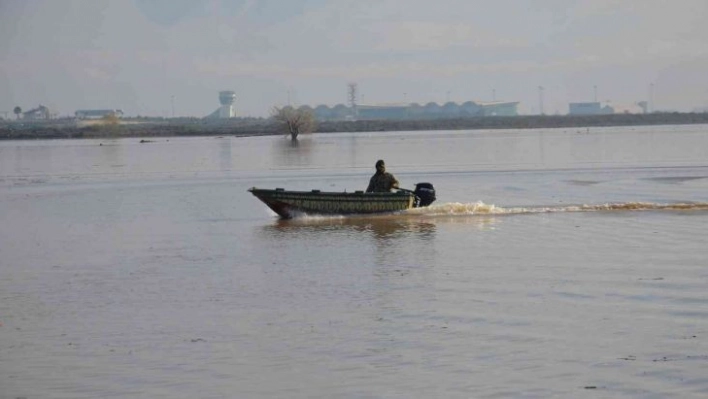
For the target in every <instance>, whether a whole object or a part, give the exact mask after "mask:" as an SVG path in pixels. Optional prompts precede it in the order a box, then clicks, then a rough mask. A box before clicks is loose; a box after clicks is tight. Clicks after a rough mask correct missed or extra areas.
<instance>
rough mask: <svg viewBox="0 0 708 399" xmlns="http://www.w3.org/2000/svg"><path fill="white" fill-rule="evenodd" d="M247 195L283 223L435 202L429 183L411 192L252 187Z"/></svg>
mask: <svg viewBox="0 0 708 399" xmlns="http://www.w3.org/2000/svg"><path fill="white" fill-rule="evenodd" d="M248 191H250V192H251V193H252V194H253V195H254V196H256V198H258V199H259V200H261V201H263V203H264V204H266V205H267V206H268V207H269V208H270V209H272V210H273V212H275V213H277V214H278V215H279V216H280V217H281V218H283V219H292V218H294V217H297V216H300V215H355V214H378V213H392V212H400V211H405V210H407V209H411V208H420V207H425V206H428V205H430V204H431V203H433V201H435V188H434V187H433V185H432V184H430V183H418V184H416V187H415V190H413V191H411V190H406V189H398V190H397V191H393V192H384V193H365V192H363V191H354V192H346V191H345V192H333V191H320V190H312V191H289V190H285V189H283V188H276V189H260V188H256V187H253V188H250V189H249V190H248Z"/></svg>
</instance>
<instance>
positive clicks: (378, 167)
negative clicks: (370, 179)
mask: <svg viewBox="0 0 708 399" xmlns="http://www.w3.org/2000/svg"><path fill="white" fill-rule="evenodd" d="M385 171H386V164H385V163H384V161H383V159H379V160H378V161H376V172H378V173H384V172H385Z"/></svg>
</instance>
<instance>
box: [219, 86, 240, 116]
mask: <svg viewBox="0 0 708 399" xmlns="http://www.w3.org/2000/svg"><path fill="white" fill-rule="evenodd" d="M235 101H236V93H235V92H233V91H230V90H225V91H220V92H219V102H220V103H221V108H219V118H233V117H234V116H236V112H235V111H234V102H235Z"/></svg>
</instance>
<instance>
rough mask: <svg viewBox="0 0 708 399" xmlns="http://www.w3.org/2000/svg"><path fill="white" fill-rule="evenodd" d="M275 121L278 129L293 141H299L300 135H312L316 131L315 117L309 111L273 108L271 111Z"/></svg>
mask: <svg viewBox="0 0 708 399" xmlns="http://www.w3.org/2000/svg"><path fill="white" fill-rule="evenodd" d="M271 116H272V117H273V120H275V122H276V123H277V124H278V128H279V129H280V130H281V131H282V132H283V133H285V134H289V135H290V137H291V138H292V140H297V136H298V135H299V134H300V133H311V132H312V131H313V130H315V126H316V122H315V115H314V114H313V113H312V111H310V110H308V109H302V108H301V109H295V108H293V107H290V106H288V107H283V108H278V107H273V109H272V110H271Z"/></svg>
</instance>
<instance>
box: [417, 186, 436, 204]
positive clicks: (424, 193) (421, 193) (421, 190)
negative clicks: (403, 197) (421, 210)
mask: <svg viewBox="0 0 708 399" xmlns="http://www.w3.org/2000/svg"><path fill="white" fill-rule="evenodd" d="M413 194H415V196H416V197H418V200H417V201H416V207H421V206H428V205H430V204H432V203H433V201H435V188H434V187H433V185H432V184H430V183H418V184H416V185H415V190H414V191H413Z"/></svg>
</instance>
